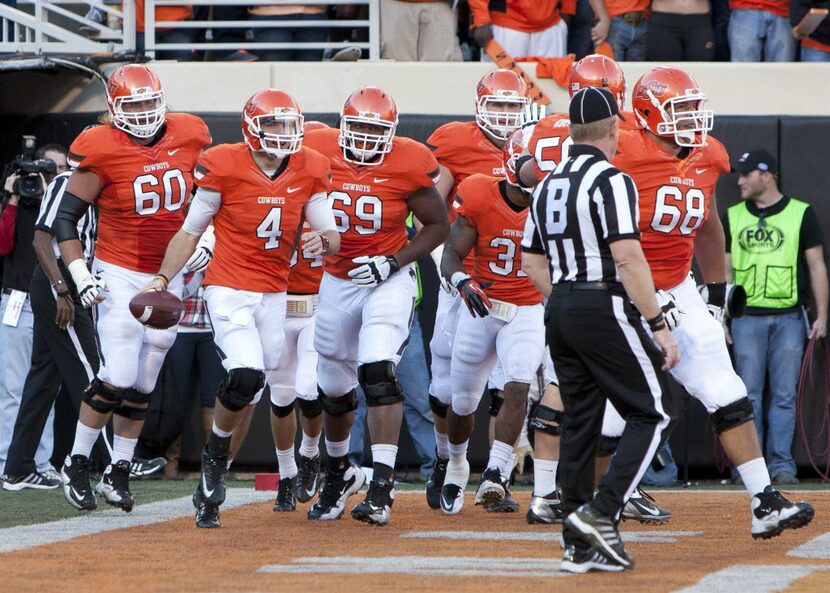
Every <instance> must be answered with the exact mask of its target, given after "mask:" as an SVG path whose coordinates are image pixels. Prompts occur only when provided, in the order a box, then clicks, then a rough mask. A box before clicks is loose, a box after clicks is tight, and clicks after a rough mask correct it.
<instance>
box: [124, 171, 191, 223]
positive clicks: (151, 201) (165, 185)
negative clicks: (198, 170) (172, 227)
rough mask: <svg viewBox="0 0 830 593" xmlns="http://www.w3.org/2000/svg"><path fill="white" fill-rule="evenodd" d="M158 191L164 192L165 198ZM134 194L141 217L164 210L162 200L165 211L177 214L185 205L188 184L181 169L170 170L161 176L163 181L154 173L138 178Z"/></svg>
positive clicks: (135, 182) (134, 186)
mask: <svg viewBox="0 0 830 593" xmlns="http://www.w3.org/2000/svg"><path fill="white" fill-rule="evenodd" d="M174 182H175V183H174ZM159 186H161V187H159ZM174 186H175V187H174ZM158 189H161V190H162V191H163V193H164V196H163V197H162V194H161V193H159V192H158V191H156V190H158ZM133 193H134V194H135V211H136V214H138V215H139V216H151V215H153V214H155V213H156V212H158V211H159V210H160V209H161V208H162V200H163V201H164V204H163V207H164V209H165V210H167V211H168V212H175V211H176V210H178V209H180V208H181V207H182V206H183V205H184V199H185V195H186V194H187V183H186V182H185V180H184V175H182V172H181V171H180V170H179V169H168V170H167V171H165V172H164V174H163V175H162V176H161V181H159V178H158V176H157V175H156V174H154V173H147V174H146V175H139V176H138V177H136V178H135V181H133Z"/></svg>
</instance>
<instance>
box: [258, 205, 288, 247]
mask: <svg viewBox="0 0 830 593" xmlns="http://www.w3.org/2000/svg"><path fill="white" fill-rule="evenodd" d="M280 222H282V208H271V210H270V211H269V212H268V214H266V215H265V218H263V219H262V222H261V223H259V226H258V227H257V228H256V236H257V237H259V238H260V239H265V240H266V241H265V245H264V246H263V247H264V248H265V249H266V250H268V249H278V248H279V246H280V237H282V229H280Z"/></svg>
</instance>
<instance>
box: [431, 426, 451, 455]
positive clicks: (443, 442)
mask: <svg viewBox="0 0 830 593" xmlns="http://www.w3.org/2000/svg"><path fill="white" fill-rule="evenodd" d="M433 430H434V431H435V450H436V451H437V452H438V457H440V458H441V459H448V458H449V456H450V439H449V438H448V437H447V435H446V434H443V433H440V432H438V429H437V428H433Z"/></svg>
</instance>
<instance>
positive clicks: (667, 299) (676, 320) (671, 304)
mask: <svg viewBox="0 0 830 593" xmlns="http://www.w3.org/2000/svg"><path fill="white" fill-rule="evenodd" d="M656 296H657V304H658V305H660V308H661V309H662V310H663V317H664V318H665V320H666V325H667V326H668V328H669V331H674V330H675V329H677V328H678V327H680V321H681V319H682V318H683V315H685V313H684V312H683V311H682V310H681V309H680V307H678V306H677V303H676V302H675V301H674V295H673V294H672V293H670V292H668V291H665V290H658V291H657V295H656Z"/></svg>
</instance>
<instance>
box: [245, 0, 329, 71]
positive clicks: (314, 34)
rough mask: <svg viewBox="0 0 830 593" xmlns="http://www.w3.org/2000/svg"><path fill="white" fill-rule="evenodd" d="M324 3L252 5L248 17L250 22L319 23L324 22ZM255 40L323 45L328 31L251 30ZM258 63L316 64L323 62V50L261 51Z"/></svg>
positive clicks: (325, 8) (309, 29) (286, 28)
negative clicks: (291, 62) (263, 61)
mask: <svg viewBox="0 0 830 593" xmlns="http://www.w3.org/2000/svg"><path fill="white" fill-rule="evenodd" d="M327 11H328V5H326V4H275V5H268V6H251V7H250V8H248V16H249V19H250V20H252V21H255V22H256V21H259V22H262V21H268V22H274V23H275V24H276V23H277V22H279V21H320V20H326V18H327V16H326V13H327ZM253 31H254V41H256V42H257V43H296V44H305V43H325V42H326V40H327V39H328V29H326V28H325V27H289V26H284V27H279V28H277V27H274V28H270V27H254V28H253ZM256 53H257V55H258V56H259V59H260V60H265V61H268V62H289V61H295V62H319V61H320V60H322V59H323V50H322V49H301V48H299V47H298V48H297V49H260V50H257V52H256Z"/></svg>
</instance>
